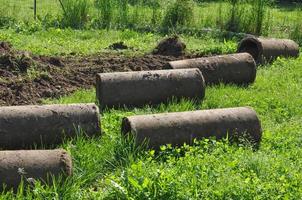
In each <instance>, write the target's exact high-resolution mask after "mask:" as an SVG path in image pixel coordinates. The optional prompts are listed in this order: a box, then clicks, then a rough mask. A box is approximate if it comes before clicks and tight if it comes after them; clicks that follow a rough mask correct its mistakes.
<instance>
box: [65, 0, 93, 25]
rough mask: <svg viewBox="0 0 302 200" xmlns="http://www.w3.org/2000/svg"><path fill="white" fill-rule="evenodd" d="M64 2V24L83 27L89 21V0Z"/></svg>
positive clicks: (67, 0)
mask: <svg viewBox="0 0 302 200" xmlns="http://www.w3.org/2000/svg"><path fill="white" fill-rule="evenodd" d="M61 2H62V4H61V5H62V10H63V18H62V25H63V26H64V27H71V28H83V27H84V26H85V24H86V23H87V22H88V13H89V10H90V7H91V5H90V2H89V0H65V1H61Z"/></svg>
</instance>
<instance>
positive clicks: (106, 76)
mask: <svg viewBox="0 0 302 200" xmlns="http://www.w3.org/2000/svg"><path fill="white" fill-rule="evenodd" d="M96 92H97V98H98V101H99V104H100V107H101V108H105V107H108V108H112V107H119V106H128V107H133V106H143V105H147V104H159V103H162V102H166V101H167V100H169V99H171V98H172V97H175V98H182V97H184V98H191V99H203V97H204V95H205V84H204V79H203V76H202V74H201V72H200V71H199V70H198V69H179V70H156V71H140V72H118V73H102V74H97V80H96Z"/></svg>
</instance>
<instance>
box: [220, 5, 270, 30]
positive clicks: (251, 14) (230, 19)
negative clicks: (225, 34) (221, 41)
mask: <svg viewBox="0 0 302 200" xmlns="http://www.w3.org/2000/svg"><path fill="white" fill-rule="evenodd" d="M229 3H230V7H229V12H228V13H229V15H228V16H227V22H226V25H225V29H226V30H228V31H233V32H245V33H251V34H255V35H261V33H262V30H263V27H264V22H265V20H268V18H267V19H266V16H267V15H266V12H267V8H268V0H229ZM220 20H223V19H220ZM220 23H221V22H220Z"/></svg>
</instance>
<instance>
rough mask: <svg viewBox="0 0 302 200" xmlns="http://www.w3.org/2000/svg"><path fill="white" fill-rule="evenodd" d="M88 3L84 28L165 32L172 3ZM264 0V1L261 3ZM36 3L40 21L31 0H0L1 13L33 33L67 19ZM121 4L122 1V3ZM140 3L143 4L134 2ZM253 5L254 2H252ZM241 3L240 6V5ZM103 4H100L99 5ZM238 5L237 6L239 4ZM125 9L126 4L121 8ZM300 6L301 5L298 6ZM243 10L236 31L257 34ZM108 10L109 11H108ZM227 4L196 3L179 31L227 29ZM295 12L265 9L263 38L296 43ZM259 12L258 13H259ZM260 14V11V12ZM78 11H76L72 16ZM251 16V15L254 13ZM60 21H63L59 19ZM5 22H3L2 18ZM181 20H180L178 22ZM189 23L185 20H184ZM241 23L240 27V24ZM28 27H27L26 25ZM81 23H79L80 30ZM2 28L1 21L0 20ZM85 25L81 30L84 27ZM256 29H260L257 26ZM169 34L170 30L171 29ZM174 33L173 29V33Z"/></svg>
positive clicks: (52, 6)
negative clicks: (159, 30) (282, 38)
mask: <svg viewBox="0 0 302 200" xmlns="http://www.w3.org/2000/svg"><path fill="white" fill-rule="evenodd" d="M87 1H88V2H90V7H91V9H89V14H88V16H87V19H86V17H84V18H85V20H84V21H86V20H87V24H86V25H85V26H87V27H97V28H110V27H112V28H118V29H124V28H129V29H141V28H143V29H147V30H155V29H156V30H157V29H166V28H167V27H166V26H164V27H163V26H162V25H163V23H162V22H163V21H164V19H165V15H166V12H167V10H168V8H169V7H170V6H169V5H171V3H173V2H174V0H172V1H169V2H168V3H167V1H161V0H159V3H160V7H155V8H152V6H151V7H150V6H146V5H144V4H142V3H140V4H137V5H134V6H131V5H126V8H123V7H122V4H120V3H118V1H117V0H111V1H112V4H114V5H112V6H110V8H108V6H107V7H106V5H103V6H101V7H100V8H98V7H96V6H94V3H93V1H92V0H87ZM261 1H264V0H261ZM37 2H38V6H37V7H38V17H39V19H40V20H38V21H37V22H33V21H34V20H33V1H31V0H25V1H22V3H20V2H19V1H17V0H13V1H10V0H0V5H2V8H1V9H5V10H3V11H2V10H1V9H0V11H1V12H2V13H1V14H0V18H1V16H5V17H10V18H12V19H14V20H16V21H17V22H16V23H13V25H11V27H13V28H15V29H17V30H18V29H19V28H20V27H21V28H22V26H24V23H25V26H32V29H33V30H35V29H37V27H38V28H39V26H40V25H37V24H40V23H42V24H43V25H42V26H43V27H58V26H62V25H64V23H61V22H64V20H65V21H66V20H67V18H66V17H65V18H64V17H63V11H62V9H61V7H60V5H59V1H57V0H50V1H39V0H38V1H37ZM123 2H124V1H123ZM137 2H142V1H137ZM252 2H253V1H252ZM240 4H241V3H240ZM101 5H102V4H101ZM239 6H240V5H239ZM124 7H125V5H124ZM300 7H301V6H300ZM240 8H241V9H242V11H241V12H240V13H239V15H240V16H242V17H243V19H241V20H239V22H240V24H238V26H239V25H240V26H245V27H241V28H239V29H238V30H237V31H252V32H254V33H256V32H257V31H255V30H253V29H254V28H256V25H254V21H253V19H254V18H256V17H255V16H254V15H253V10H252V9H250V6H246V5H241V7H240ZM102 9H103V10H105V11H106V12H108V13H107V14H108V16H107V15H106V14H105V15H104V14H102V12H101V11H102ZM108 9H111V10H110V11H108ZM230 10H231V8H230V4H229V3H226V2H225V1H222V2H205V3H195V4H194V6H193V17H190V19H191V20H190V21H191V23H189V24H187V23H184V26H181V27H180V28H188V29H198V30H201V29H203V28H211V29H219V28H223V29H225V28H226V23H227V21H228V19H229V14H230ZM121 11H123V12H122V13H123V16H124V17H121ZM294 11H297V12H298V11H299V6H297V5H291V6H289V5H282V6H276V5H273V6H270V7H269V8H268V10H267V11H266V12H265V13H264V16H263V18H264V19H263V23H262V33H263V34H264V35H269V36H274V37H293V39H296V40H299V39H300V37H299V38H298V39H297V38H295V37H294V36H292V35H293V34H292V32H297V30H296V29H297V27H298V30H300V31H301V27H300V26H297V23H296V14H295V12H294ZM259 12H260V11H259ZM261 12H262V11H261ZM76 13H78V12H75V15H76ZM255 13H256V11H255ZM255 13H254V14H255ZM62 19H63V20H62ZM4 20H5V19H4ZM180 20H181V19H180ZM69 21H70V23H72V22H76V23H77V22H79V23H80V21H81V20H75V19H74V20H72V18H71V19H70V20H69ZM186 21H188V20H186ZM241 23H242V24H241ZM28 24H30V25H28ZM82 25H83V24H79V26H80V27H83V26H84V25H83V26H82ZM259 25H260V23H259ZM0 26H1V19H0ZM85 26H84V27H85ZM72 27H77V25H72ZM258 28H259V27H258ZM170 31H171V29H170ZM175 31H176V30H175Z"/></svg>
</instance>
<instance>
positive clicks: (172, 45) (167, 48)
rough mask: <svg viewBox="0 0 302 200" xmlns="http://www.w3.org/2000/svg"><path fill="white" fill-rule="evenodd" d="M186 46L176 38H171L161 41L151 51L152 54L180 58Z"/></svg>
mask: <svg viewBox="0 0 302 200" xmlns="http://www.w3.org/2000/svg"><path fill="white" fill-rule="evenodd" d="M185 49H186V44H185V43H183V42H182V41H181V40H180V38H179V37H178V36H172V37H168V38H165V39H163V40H162V41H160V42H159V43H158V45H157V47H156V48H155V49H154V50H153V52H152V53H153V54H155V55H156V54H158V55H164V56H181V55H184V52H185Z"/></svg>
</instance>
